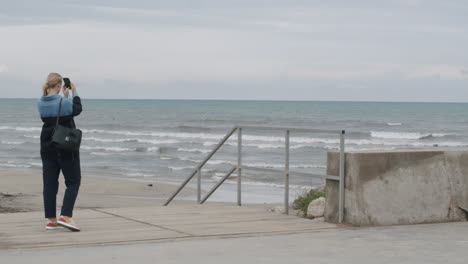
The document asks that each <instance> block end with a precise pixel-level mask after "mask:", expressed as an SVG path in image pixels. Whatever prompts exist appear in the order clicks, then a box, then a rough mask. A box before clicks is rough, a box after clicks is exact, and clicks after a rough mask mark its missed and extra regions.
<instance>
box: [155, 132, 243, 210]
mask: <svg viewBox="0 0 468 264" xmlns="http://www.w3.org/2000/svg"><path fill="white" fill-rule="evenodd" d="M236 130H237V127H233V128H232V129H231V130H230V131H229V132H228V133H227V134H226V136H224V138H223V139H221V141H220V142H219V143H218V145H216V146H215V148H214V149H213V150H212V151H211V152H210V153H209V154H208V156H207V157H206V158H205V159H204V160H202V161H201V162H200V163H199V164H198V166H197V167H196V168H195V169H194V170H193V171H192V173H191V174H190V176H189V177H188V178H187V179H185V181H184V182H183V183H182V184H181V185H180V187H179V188H178V189H177V190H176V191H175V192H174V193H173V194H172V195H171V197H169V199H167V201H166V202H165V203H164V206H166V205H168V204H169V203H170V202H171V201H172V200H173V199H174V197H176V196H177V194H179V192H180V191H181V190H182V189H183V188H184V187H185V185H187V183H188V182H189V181H190V180H191V179H192V178H193V177H194V176H195V174H197V173H198V182H199V183H200V181H201V168H202V167H203V166H204V165H205V164H206V163H207V162H208V160H210V159H211V157H213V155H214V154H215V153H216V152H217V151H218V150H219V149H220V148H221V147H222V146H223V145H224V143H225V142H226V141H227V140H228V139H229V138H230V137H231V136H232V134H234V132H236ZM198 185H199V184H198ZM199 194H200V188H198V194H197V196H198V197H200V195H199Z"/></svg>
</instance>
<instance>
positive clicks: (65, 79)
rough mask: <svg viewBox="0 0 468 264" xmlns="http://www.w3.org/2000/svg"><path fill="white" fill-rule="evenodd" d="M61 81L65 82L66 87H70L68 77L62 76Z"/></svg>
mask: <svg viewBox="0 0 468 264" xmlns="http://www.w3.org/2000/svg"><path fill="white" fill-rule="evenodd" d="M63 82H64V83H65V87H67V88H68V89H71V84H70V79H69V78H63Z"/></svg>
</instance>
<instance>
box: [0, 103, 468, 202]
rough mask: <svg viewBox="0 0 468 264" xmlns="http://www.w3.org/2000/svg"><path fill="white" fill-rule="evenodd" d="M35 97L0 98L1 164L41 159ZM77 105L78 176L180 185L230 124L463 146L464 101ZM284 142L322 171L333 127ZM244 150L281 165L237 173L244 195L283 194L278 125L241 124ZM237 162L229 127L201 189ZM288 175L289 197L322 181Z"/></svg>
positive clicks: (255, 161) (352, 146) (352, 142)
mask: <svg viewBox="0 0 468 264" xmlns="http://www.w3.org/2000/svg"><path fill="white" fill-rule="evenodd" d="M36 101H37V100H36V99H0V141H1V145H0V169H40V168H41V167H42V164H41V159H40V153H39V136H40V132H41V126H42V121H41V119H40V118H39V114H38V111H37V108H36ZM82 103H83V109H84V110H83V112H82V114H81V115H80V116H78V117H76V118H75V121H76V124H77V126H78V128H80V129H81V130H82V131H83V141H82V146H81V154H80V157H81V166H82V172H83V177H86V176H87V175H94V176H105V177H116V178H126V179H130V180H135V181H142V182H151V183H156V184H157V183H158V182H159V183H173V184H179V183H181V182H182V181H183V180H184V179H185V178H186V177H188V176H189V175H190V173H191V172H192V170H193V169H194V168H195V167H196V166H197V164H198V163H199V162H200V161H201V160H203V159H204V158H205V157H206V156H207V155H208V154H209V152H210V151H211V150H212V149H213V148H214V147H215V146H216V145H217V144H218V142H219V141H220V140H221V138H223V137H224V135H225V134H226V133H227V132H228V131H230V130H231V129H232V127H234V126H236V125H249V126H273V127H300V128H313V129H326V130H336V131H340V130H346V141H345V142H346V145H345V146H346V150H389V149H400V148H405V149H408V148H410V149H413V148H434V147H437V148H445V147H450V148H461V147H467V146H468V133H467V128H468V104H466V103H390V102H389V103H383V102H306V101H304V102H303V101H210V100H98V99H83V100H82ZM290 146H291V149H290V170H291V171H297V172H306V173H313V174H325V171H326V156H327V152H328V151H334V150H338V147H339V135H338V134H323V133H297V132H291V139H290ZM242 153H243V164H244V165H247V166H253V167H260V168H268V169H276V170H279V171H280V172H279V173H274V172H254V171H248V170H245V171H243V175H242V177H243V178H242V184H243V186H244V188H243V190H244V192H245V193H246V198H245V199H247V202H248V200H249V199H250V201H251V202H254V203H262V202H279V201H281V200H282V195H281V193H282V192H283V185H284V184H283V183H284V175H283V174H282V173H281V171H282V170H284V166H285V165H284V164H285V132H284V131H267V130H252V129H251V130H249V129H244V131H243V148H242ZM236 163H237V136H236V135H233V136H232V137H231V139H229V140H228V141H227V142H226V144H225V145H224V146H223V147H222V148H221V149H220V151H219V152H218V153H217V154H216V155H215V156H214V157H213V158H212V159H211V160H210V161H209V162H208V163H207V165H206V166H205V167H204V168H203V170H202V179H203V181H202V186H203V190H204V191H206V190H208V189H210V188H211V187H212V186H213V185H214V184H215V183H216V182H217V181H218V180H219V179H221V178H222V177H223V176H224V175H225V173H226V172H227V171H228V170H229V168H230V167H232V166H233V165H235V164H236ZM38 177H40V176H38ZM290 182H291V188H292V190H293V191H292V194H291V196H292V197H291V198H294V196H297V195H299V194H301V192H304V191H306V190H307V189H309V188H311V187H314V186H317V185H320V184H322V183H323V182H322V180H321V179H317V178H313V177H309V176H306V175H292V176H291V178H290ZM235 183H236V175H232V176H231V177H230V178H228V180H227V181H226V183H225V184H224V185H223V186H222V187H221V189H220V193H221V194H219V195H217V196H214V197H213V199H214V200H221V201H224V200H226V201H235ZM191 185H192V186H194V182H192V183H191ZM159 198H161V199H163V198H164V197H159ZM192 198H193V197H192ZM245 199H244V200H245Z"/></svg>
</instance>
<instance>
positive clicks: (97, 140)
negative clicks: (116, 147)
mask: <svg viewBox="0 0 468 264" xmlns="http://www.w3.org/2000/svg"><path fill="white" fill-rule="evenodd" d="M84 140H90V141H96V142H105V143H110V142H113V143H122V142H138V143H148V144H153V145H161V144H177V143H180V141H179V140H153V139H141V138H117V139H112V138H97V137H85V138H84Z"/></svg>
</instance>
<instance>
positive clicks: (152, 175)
mask: <svg viewBox="0 0 468 264" xmlns="http://www.w3.org/2000/svg"><path fill="white" fill-rule="evenodd" d="M124 175H125V176H129V177H155V176H156V175H154V174H148V173H140V172H132V173H125V174H124Z"/></svg>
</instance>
